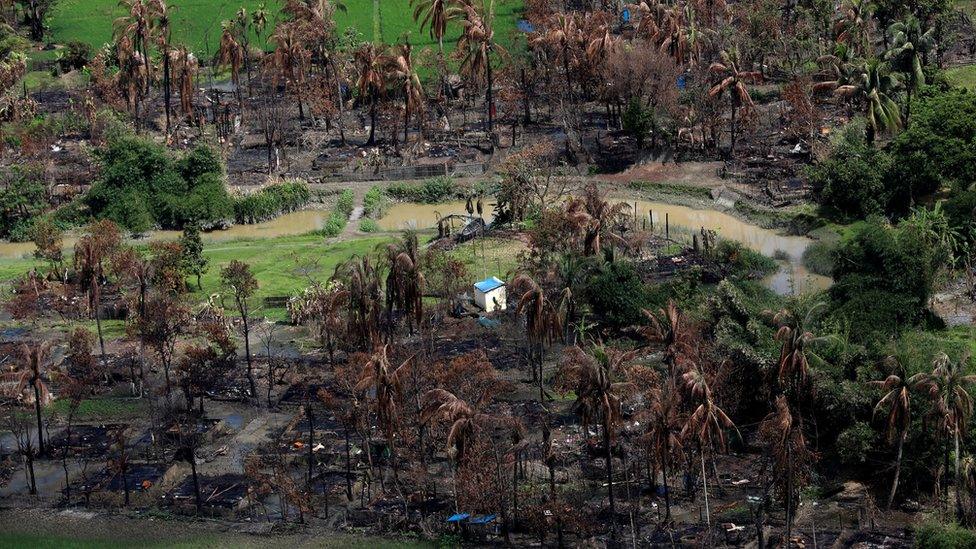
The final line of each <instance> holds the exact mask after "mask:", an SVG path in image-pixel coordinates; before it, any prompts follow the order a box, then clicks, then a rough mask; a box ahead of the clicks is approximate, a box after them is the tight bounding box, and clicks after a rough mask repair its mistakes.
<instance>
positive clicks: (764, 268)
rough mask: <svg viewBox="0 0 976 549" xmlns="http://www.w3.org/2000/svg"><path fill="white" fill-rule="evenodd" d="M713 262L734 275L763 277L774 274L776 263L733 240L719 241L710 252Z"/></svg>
mask: <svg viewBox="0 0 976 549" xmlns="http://www.w3.org/2000/svg"><path fill="white" fill-rule="evenodd" d="M710 255H711V258H712V260H713V261H715V262H717V263H719V264H720V265H723V266H725V267H727V268H728V269H729V271H730V272H731V274H734V275H758V276H763V275H767V274H769V273H772V272H775V271H776V269H777V265H776V261H774V260H773V259H772V258H770V257H766V256H764V255H763V254H761V253H759V252H757V251H754V250H751V249H749V248H747V247H745V246H744V245H743V244H742V243H740V242H736V241H735V240H719V241H718V243H717V244H716V245H715V247H714V248H712V250H711V251H710Z"/></svg>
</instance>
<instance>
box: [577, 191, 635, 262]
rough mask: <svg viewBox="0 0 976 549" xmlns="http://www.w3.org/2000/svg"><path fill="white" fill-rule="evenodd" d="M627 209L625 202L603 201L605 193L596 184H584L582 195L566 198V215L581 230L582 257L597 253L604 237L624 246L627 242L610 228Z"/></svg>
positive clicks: (628, 206) (600, 248) (612, 227)
mask: <svg viewBox="0 0 976 549" xmlns="http://www.w3.org/2000/svg"><path fill="white" fill-rule="evenodd" d="M629 208H630V205H629V204H627V203H626V202H619V203H617V204H611V203H610V202H609V201H607V200H606V193H603V192H600V190H599V188H597V186H596V184H595V183H588V184H587V185H586V187H585V188H584V189H583V196H579V197H572V198H570V199H569V200H567V201H566V214H567V216H568V217H569V219H570V220H571V221H572V222H573V224H574V225H575V226H576V227H579V228H580V229H581V230H582V232H583V255H584V256H593V255H599V254H600V252H601V250H602V244H601V243H602V237H603V236H606V237H608V238H609V239H611V241H613V242H614V243H616V244H619V245H620V246H624V247H626V246H627V242H626V241H625V240H624V239H623V238H622V237H621V236H620V235H619V234H617V233H616V232H614V230H613V229H614V225H615V224H617V223H618V222H619V221H620V218H621V215H622V214H623V213H624V212H625V211H626V210H628V209H629Z"/></svg>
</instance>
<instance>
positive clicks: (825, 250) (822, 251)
mask: <svg viewBox="0 0 976 549" xmlns="http://www.w3.org/2000/svg"><path fill="white" fill-rule="evenodd" d="M836 251H837V245H836V244H834V243H832V242H827V241H825V240H818V241H816V242H814V243H813V244H810V245H809V246H807V249H806V250H803V266H804V267H806V268H807V270H808V271H810V272H811V273H814V274H818V275H823V276H830V274H831V273H832V272H833V271H834V254H835V253H836Z"/></svg>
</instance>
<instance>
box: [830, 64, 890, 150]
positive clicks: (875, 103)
mask: <svg viewBox="0 0 976 549" xmlns="http://www.w3.org/2000/svg"><path fill="white" fill-rule="evenodd" d="M898 85H899V82H898V79H897V78H896V77H895V76H894V75H892V74H891V73H889V72H888V71H887V67H886V65H885V64H884V63H882V62H881V61H879V60H877V59H871V60H869V61H866V62H864V63H862V64H861V65H859V66H858V67H857V68H856V69H855V71H854V73H853V75H852V78H851V83H849V84H844V85H841V86H838V87H837V88H836V89H835V90H834V94H835V95H837V96H838V97H840V98H843V99H845V100H847V101H850V102H851V103H857V104H860V105H861V106H862V107H863V108H864V110H865V113H864V116H865V118H867V139H868V141H869V142H874V138H875V136H876V135H877V134H878V133H879V132H882V133H883V132H889V133H890V132H894V131H896V130H898V129H900V128H901V126H902V121H901V110H900V109H899V108H898V104H897V103H895V100H894V99H892V97H893V96H894V94H895V92H896V91H897V89H898Z"/></svg>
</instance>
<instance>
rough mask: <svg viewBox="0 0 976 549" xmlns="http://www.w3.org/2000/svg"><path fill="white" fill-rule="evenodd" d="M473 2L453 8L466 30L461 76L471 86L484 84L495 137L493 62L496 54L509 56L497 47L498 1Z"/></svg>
mask: <svg viewBox="0 0 976 549" xmlns="http://www.w3.org/2000/svg"><path fill="white" fill-rule="evenodd" d="M473 1H474V0H468V1H466V2H464V3H462V4H461V5H460V6H458V7H456V8H453V10H454V13H460V14H463V15H462V16H461V18H460V23H461V27H462V28H463V29H464V30H463V32H462V34H461V39H460V40H458V45H457V48H458V51H459V52H461V54H460V55H461V74H463V75H465V76H466V77H467V78H468V79H469V80H470V81H472V82H478V83H481V82H482V81H483V82H484V83H485V86H486V90H485V108H486V109H487V119H488V133H489V134H493V132H494V120H495V103H494V91H493V87H494V82H493V79H492V60H491V58H492V54H493V53H495V52H498V53H500V54H502V55H507V53H508V52H507V51H506V50H505V49H504V48H502V47H501V46H499V45H498V44H496V43H495V30H494V23H495V0H481V2H480V3H479V4H475V3H471V2H473ZM482 79H484V80H482ZM492 139H494V137H493V138H492ZM493 142H494V141H493Z"/></svg>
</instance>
